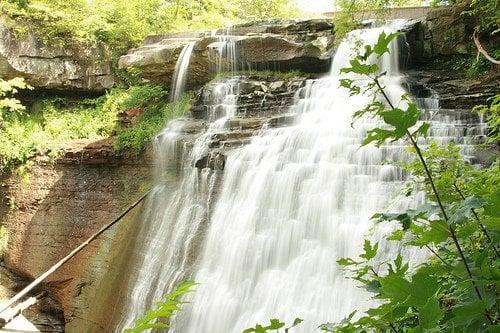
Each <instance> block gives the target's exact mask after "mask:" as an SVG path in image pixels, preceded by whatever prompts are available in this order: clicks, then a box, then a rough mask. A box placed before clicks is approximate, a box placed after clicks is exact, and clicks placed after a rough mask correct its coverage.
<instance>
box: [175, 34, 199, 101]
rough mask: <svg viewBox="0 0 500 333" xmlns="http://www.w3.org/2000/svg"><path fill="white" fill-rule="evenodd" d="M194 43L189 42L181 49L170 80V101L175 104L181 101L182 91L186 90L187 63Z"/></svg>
mask: <svg viewBox="0 0 500 333" xmlns="http://www.w3.org/2000/svg"><path fill="white" fill-rule="evenodd" d="M195 44H196V42H190V43H188V44H186V45H185V46H184V48H183V49H182V51H181V53H180V55H179V58H178V59H177V63H176V64H175V70H174V77H173V79H172V91H171V92H170V100H171V101H172V102H176V101H178V100H180V99H181V97H182V94H183V93H184V89H185V88H186V81H187V74H188V69H189V61H190V60H191V54H192V53H193V49H194V45H195Z"/></svg>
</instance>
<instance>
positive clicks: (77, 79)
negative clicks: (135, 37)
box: [0, 16, 114, 93]
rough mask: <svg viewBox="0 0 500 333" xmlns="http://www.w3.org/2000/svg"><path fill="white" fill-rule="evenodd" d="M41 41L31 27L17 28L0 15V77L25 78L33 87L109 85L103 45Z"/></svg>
mask: <svg viewBox="0 0 500 333" xmlns="http://www.w3.org/2000/svg"><path fill="white" fill-rule="evenodd" d="M65 44H69V45H64V44H62V43H61V42H59V43H58V42H57V41H50V40H45V41H44V40H42V39H41V38H39V37H38V36H37V33H36V31H35V30H34V29H32V30H28V31H27V32H26V33H22V34H21V33H19V32H17V31H16V23H15V22H14V21H12V20H11V19H9V18H7V17H5V16H1V17H0V77H2V78H4V79H9V78H13V77H24V78H25V79H26V81H27V82H28V83H29V84H30V85H32V86H33V87H35V88H40V89H48V90H57V91H64V92H68V91H69V92H91V93H99V92H102V91H104V90H105V89H108V88H111V87H112V86H113V84H114V77H113V74H112V72H111V61H110V54H109V51H108V49H107V47H106V46H105V45H102V44H95V45H94V44H88V43H78V42H68V43H66V42H65Z"/></svg>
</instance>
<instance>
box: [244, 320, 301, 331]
mask: <svg viewBox="0 0 500 333" xmlns="http://www.w3.org/2000/svg"><path fill="white" fill-rule="evenodd" d="M302 321H303V320H302V319H300V318H295V320H294V321H293V324H292V325H290V326H288V327H285V326H286V324H285V323H283V322H281V321H280V320H279V319H271V320H270V323H269V325H267V326H262V325H260V324H257V325H255V327H250V328H247V329H245V330H244V331H243V333H266V332H270V331H276V332H279V330H280V329H282V328H283V329H284V332H285V333H288V332H289V330H290V329H291V328H294V327H295V326H298V325H300V323H302Z"/></svg>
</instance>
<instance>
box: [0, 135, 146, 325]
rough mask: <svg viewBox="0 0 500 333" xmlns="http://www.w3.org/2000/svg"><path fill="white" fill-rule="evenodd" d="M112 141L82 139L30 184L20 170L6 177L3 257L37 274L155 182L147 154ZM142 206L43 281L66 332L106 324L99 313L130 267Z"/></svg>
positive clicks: (0, 218)
mask: <svg viewBox="0 0 500 333" xmlns="http://www.w3.org/2000/svg"><path fill="white" fill-rule="evenodd" d="M110 144H111V143H110V142H109V141H104V142H103V143H95V142H94V143H92V144H89V142H88V141H87V142H81V141H80V142H77V143H75V144H74V145H69V146H68V147H67V151H66V154H65V155H64V156H63V158H62V159H61V160H60V161H59V162H58V163H56V164H55V165H50V164H39V165H36V166H34V167H33V168H32V170H31V177H30V180H29V182H28V183H26V184H23V183H22V182H19V180H18V179H16V178H15V177H14V176H12V177H6V178H5V179H4V180H3V187H2V192H3V193H4V195H3V198H2V199H3V200H2V205H1V208H0V223H1V224H2V225H4V226H6V227H7V228H8V230H9V234H10V235H9V242H8V249H7V251H6V252H7V253H6V256H5V258H4V260H5V263H6V266H7V268H8V269H9V270H11V271H13V272H15V273H17V274H19V275H22V276H24V277H27V278H29V279H33V278H36V277H37V276H38V275H40V274H41V273H43V272H44V271H45V270H47V269H48V268H49V267H50V266H51V265H53V264H54V263H55V262H57V261H58V260H59V259H61V258H62V257H64V256H66V255H67V254H68V253H69V252H70V251H71V250H73V249H74V248H75V247H76V246H78V245H79V244H80V243H82V242H83V241H84V240H85V239H86V238H88V237H89V236H91V235H92V234H93V233H94V232H96V231H97V230H98V229H99V228H101V227H102V226H103V225H105V224H107V223H109V222H111V221H112V220H113V219H114V218H115V217H116V216H117V215H119V213H120V212H121V211H122V210H124V209H126V208H127V207H128V205H130V204H131V203H132V201H134V200H135V198H138V197H139V196H140V195H141V193H143V192H144V191H146V190H147V189H148V184H149V178H150V170H151V167H150V163H149V162H148V158H147V156H139V157H132V156H129V157H124V156H116V155H114V153H112V150H111V149H110ZM82 145H84V146H83V147H82ZM139 212H140V206H139V207H138V208H136V209H134V210H133V211H132V212H131V213H130V214H129V215H128V216H127V218H125V219H124V220H123V221H121V222H120V223H119V224H118V225H116V226H115V227H113V228H112V229H110V230H108V231H107V232H106V233H105V234H104V235H103V236H102V237H100V238H99V239H98V240H97V241H95V242H93V243H91V244H90V245H89V246H88V247H86V248H85V249H84V250H83V251H82V252H81V253H79V254H78V255H77V256H76V257H74V258H73V259H72V260H71V261H69V262H68V263H67V264H66V265H64V266H63V267H62V268H61V269H59V270H58V271H57V272H56V273H55V274H53V275H52V276H50V277H49V278H48V280H47V283H46V284H45V286H44V288H45V289H47V290H48V291H49V292H50V293H51V294H52V295H53V296H54V298H55V299H56V300H57V301H58V302H59V303H60V306H61V308H62V310H63V311H64V319H65V322H66V331H68V332H103V331H104V330H103V327H104V324H102V323H100V322H99V318H92V313H102V312H101V311H104V312H105V310H103V309H101V308H100V303H99V301H100V299H107V298H106V295H104V293H105V292H104V293H103V291H102V290H110V292H111V290H112V286H111V285H112V283H113V281H114V277H116V276H119V275H120V272H119V269H120V268H121V267H124V266H126V265H123V264H122V263H121V260H122V259H123V257H122V254H124V253H125V252H122V251H123V246H121V245H123V244H122V243H126V242H124V241H123V240H126V239H127V236H128V235H129V233H131V232H133V230H134V223H135V222H139V221H137V220H136V218H137V216H138V213H139ZM128 239H130V238H128ZM105 274H108V275H106V277H104V276H105ZM103 283H109V288H102V284H103ZM98 287H99V288H98ZM98 289H100V291H99V295H97V290H98ZM107 306H112V300H111V301H107ZM90 309H99V310H100V311H99V312H93V311H90ZM46 310H50V309H46Z"/></svg>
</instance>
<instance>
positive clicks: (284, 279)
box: [174, 28, 405, 332]
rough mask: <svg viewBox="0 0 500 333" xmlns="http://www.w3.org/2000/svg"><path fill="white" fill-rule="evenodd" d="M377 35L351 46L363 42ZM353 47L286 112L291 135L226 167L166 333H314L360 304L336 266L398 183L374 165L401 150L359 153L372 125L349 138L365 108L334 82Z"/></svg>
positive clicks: (259, 143) (393, 72)
mask: <svg viewBox="0 0 500 333" xmlns="http://www.w3.org/2000/svg"><path fill="white" fill-rule="evenodd" d="M381 31H382V30H381V29H380V28H377V29H370V30H366V31H361V32H355V33H352V34H351V37H356V38H359V39H361V41H362V44H374V43H375V42H376V40H377V37H378V35H379V33H380V32H381ZM354 45H355V43H354V42H353V41H352V40H350V41H346V42H344V43H342V44H341V45H340V47H339V50H338V51H337V53H336V55H335V58H334V61H333V65H332V71H331V74H330V76H329V77H327V78H325V79H322V80H316V81H311V82H309V84H308V86H307V87H306V88H305V89H307V91H306V92H305V96H306V97H305V98H301V99H298V100H297V102H296V105H295V107H294V110H293V111H295V112H297V113H298V114H299V115H300V116H299V119H298V121H297V123H296V124H295V125H294V126H291V127H288V128H281V129H269V130H267V131H265V132H264V133H263V134H262V135H261V136H258V137H255V138H254V139H253V140H252V142H251V143H250V144H249V145H247V146H245V147H243V148H241V149H240V150H238V151H237V152H236V153H235V154H233V155H231V156H230V157H229V158H228V160H227V163H226V170H225V174H224V182H223V186H222V189H221V192H220V198H219V199H218V202H217V204H216V206H215V209H214V212H213V214H212V217H211V224H210V227H209V230H208V234H207V239H206V241H205V247H204V251H203V254H202V258H201V261H200V267H199V269H198V271H197V273H196V275H195V277H194V279H195V280H196V281H197V282H199V283H200V285H199V287H198V288H197V290H196V292H195V293H194V296H193V298H192V300H191V302H192V303H191V304H189V305H188V306H187V308H186V311H185V312H184V313H183V314H181V315H179V319H178V320H177V322H176V323H175V324H176V325H175V326H174V327H175V330H174V331H175V332H241V331H242V330H243V329H245V328H247V327H250V326H253V325H255V323H266V322H268V321H269V319H270V318H280V319H282V320H285V321H287V322H293V319H294V318H296V317H300V318H302V319H304V323H303V324H302V325H301V327H300V329H299V331H301V332H313V331H315V329H316V328H317V327H318V326H319V325H320V324H321V323H325V322H328V321H336V320H340V319H342V318H343V317H344V316H345V315H347V314H349V313H350V312H351V311H352V310H353V309H357V310H363V309H364V308H366V307H367V306H369V305H370V304H371V300H370V298H369V295H367V294H366V292H363V291H362V290H361V289H359V288H357V287H356V285H355V284H354V283H353V282H352V281H351V280H348V279H346V278H345V276H344V274H343V272H342V271H341V269H340V267H339V266H338V265H337V264H336V262H335V261H336V260H337V259H339V258H341V257H355V256H356V255H357V254H358V253H359V251H360V248H361V245H362V243H363V238H364V237H365V236H366V235H367V234H368V231H369V229H370V227H371V224H370V223H369V220H370V216H372V215H373V214H374V213H375V212H377V211H378V210H380V209H382V208H383V207H385V206H386V205H387V204H388V202H389V200H390V199H391V193H394V192H395V190H396V189H397V188H398V187H399V185H400V184H401V181H402V175H401V172H400V171H399V170H398V169H397V168H396V167H394V166H391V165H383V164H382V162H383V161H384V160H385V159H387V158H394V159H402V158H403V157H404V155H405V153H404V147H403V146H401V145H398V144H394V145H391V146H387V147H383V148H382V149H377V148H375V147H371V146H370V147H363V148H360V143H361V141H362V139H363V138H364V136H365V134H366V130H367V129H368V128H371V127H373V126H374V125H375V124H374V123H373V121H365V122H361V123H359V124H357V125H356V126H355V128H354V129H353V128H351V126H350V124H351V121H352V119H351V117H352V114H353V112H354V111H356V110H359V109H360V108H362V107H363V106H364V105H365V104H366V103H367V102H368V99H367V98H366V97H364V96H353V97H349V96H348V92H347V91H346V90H344V89H342V88H340V87H339V76H338V75H339V74H338V73H339V70H340V68H342V67H345V66H348V60H349V59H351V58H352V56H353V46H354ZM391 51H392V52H391V55H386V56H384V57H383V58H382V59H381V61H380V62H379V64H380V66H381V68H382V70H384V71H385V70H386V71H387V72H388V74H389V75H390V76H389V77H388V78H387V79H386V84H387V89H388V91H389V92H390V96H391V97H393V98H394V99H395V101H398V100H399V97H400V96H401V94H402V93H404V90H403V88H402V87H401V86H400V84H399V82H400V78H399V77H398V76H397V75H398V67H397V61H398V60H397V59H398V57H397V56H398V55H397V47H396V43H393V45H392V49H391ZM379 232H380V231H379ZM373 237H375V238H379V237H380V236H378V235H375V236H373ZM385 250H387V251H389V248H386V249H385ZM394 250H396V249H394ZM382 251H384V248H383V249H382Z"/></svg>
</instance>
